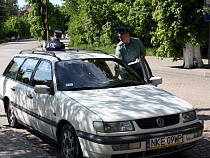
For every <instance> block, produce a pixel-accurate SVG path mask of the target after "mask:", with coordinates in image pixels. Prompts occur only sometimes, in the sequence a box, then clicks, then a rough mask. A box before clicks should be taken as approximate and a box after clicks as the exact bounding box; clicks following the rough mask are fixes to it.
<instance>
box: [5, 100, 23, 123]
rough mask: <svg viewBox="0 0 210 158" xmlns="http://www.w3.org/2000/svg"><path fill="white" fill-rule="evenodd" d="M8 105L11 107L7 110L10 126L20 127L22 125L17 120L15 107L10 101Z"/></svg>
mask: <svg viewBox="0 0 210 158" xmlns="http://www.w3.org/2000/svg"><path fill="white" fill-rule="evenodd" d="M8 104H9V105H8V108H7V119H8V123H9V126H11V127H18V126H19V125H20V124H19V123H18V121H17V118H16V117H15V114H14V107H13V106H12V104H11V102H10V101H9V103H8Z"/></svg>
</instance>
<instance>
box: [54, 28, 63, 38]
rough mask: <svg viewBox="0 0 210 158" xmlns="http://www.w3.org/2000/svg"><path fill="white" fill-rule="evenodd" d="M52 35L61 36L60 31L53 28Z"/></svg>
mask: <svg viewBox="0 0 210 158" xmlns="http://www.w3.org/2000/svg"><path fill="white" fill-rule="evenodd" d="M54 35H55V36H57V37H61V36H62V31H60V30H55V32H54Z"/></svg>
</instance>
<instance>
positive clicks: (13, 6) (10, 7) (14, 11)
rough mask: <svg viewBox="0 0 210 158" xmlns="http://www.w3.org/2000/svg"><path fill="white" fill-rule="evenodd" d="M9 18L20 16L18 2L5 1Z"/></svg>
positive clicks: (13, 0) (15, 0) (12, 0)
mask: <svg viewBox="0 0 210 158" xmlns="http://www.w3.org/2000/svg"><path fill="white" fill-rule="evenodd" d="M5 4H6V10H7V16H8V17H11V16H17V15H18V5H17V0H5Z"/></svg>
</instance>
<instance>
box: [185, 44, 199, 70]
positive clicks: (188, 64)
mask: <svg viewBox="0 0 210 158" xmlns="http://www.w3.org/2000/svg"><path fill="white" fill-rule="evenodd" d="M183 57H184V68H186V69H191V68H195V67H202V66H203V61H202V58H201V52H200V46H193V45H192V43H190V42H186V43H185V47H184V48H183Z"/></svg>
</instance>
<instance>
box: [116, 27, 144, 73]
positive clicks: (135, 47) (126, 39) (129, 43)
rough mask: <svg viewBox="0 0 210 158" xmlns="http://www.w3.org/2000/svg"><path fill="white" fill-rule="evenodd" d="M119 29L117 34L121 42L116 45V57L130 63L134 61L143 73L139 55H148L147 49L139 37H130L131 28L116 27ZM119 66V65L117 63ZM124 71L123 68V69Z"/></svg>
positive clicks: (137, 69)
mask: <svg viewBox="0 0 210 158" xmlns="http://www.w3.org/2000/svg"><path fill="white" fill-rule="evenodd" d="M114 30H115V31H117V36H118V37H119V39H120V42H119V43H118V44H117V47H116V57H117V58H119V59H121V60H123V61H124V62H126V63H127V64H128V65H130V64H131V63H132V62H133V63H136V64H133V68H134V69H135V70H136V71H137V72H138V73H139V75H140V76H143V75H142V70H141V68H140V64H139V63H138V61H139V57H140V56H141V55H143V56H146V49H145V47H144V45H143V43H142V42H141V40H140V39H139V38H133V37H130V34H129V30H130V28H125V27H117V28H114ZM116 67H118V65H116ZM121 71H122V70H121Z"/></svg>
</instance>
